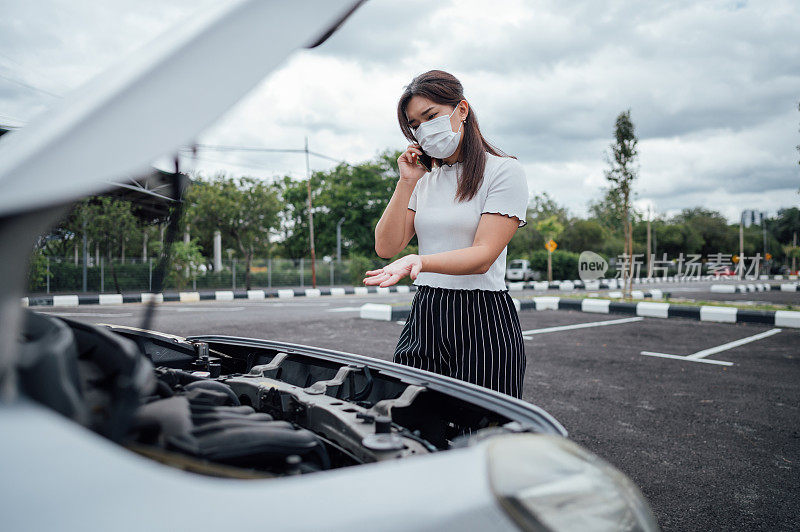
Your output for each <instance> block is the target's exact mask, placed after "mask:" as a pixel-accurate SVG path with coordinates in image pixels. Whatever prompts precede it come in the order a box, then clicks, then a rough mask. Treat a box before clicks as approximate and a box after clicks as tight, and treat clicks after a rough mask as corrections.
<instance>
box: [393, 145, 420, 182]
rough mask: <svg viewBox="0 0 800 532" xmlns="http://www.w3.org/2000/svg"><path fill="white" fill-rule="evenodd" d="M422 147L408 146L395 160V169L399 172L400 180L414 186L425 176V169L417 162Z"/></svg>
mask: <svg viewBox="0 0 800 532" xmlns="http://www.w3.org/2000/svg"><path fill="white" fill-rule="evenodd" d="M420 155H422V147H421V146H420V145H419V144H409V145H408V148H406V151H404V152H403V153H402V154H400V157H398V158H397V167H398V168H399V170H400V179H401V180H402V181H406V182H408V183H410V184H412V185H415V184H416V183H417V181H419V180H420V178H421V177H422V176H423V175H425V172H427V170H425V167H424V166H422V163H420V162H419V157H420Z"/></svg>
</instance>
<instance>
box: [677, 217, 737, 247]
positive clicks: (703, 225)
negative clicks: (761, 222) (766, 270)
mask: <svg viewBox="0 0 800 532" xmlns="http://www.w3.org/2000/svg"><path fill="white" fill-rule="evenodd" d="M672 223H674V224H679V225H681V224H682V225H684V226H685V229H684V232H685V234H686V235H692V234H694V235H697V236H699V239H700V240H699V244H700V245H699V248H698V247H697V243H698V242H697V240H696V238H695V241H694V242H691V244H694V245H690V242H688V241H687V242H686V245H685V248H684V249H683V250H681V251H684V253H700V254H701V255H703V256H704V257H706V256H708V255H710V254H712V253H727V252H728V251H731V252H732V251H734V250H738V249H739V246H738V244H737V242H738V227H739V226H738V224H737V225H736V231H735V232H734V233H732V232H731V231H730V230H729V227H728V221H727V219H726V218H725V217H724V216H723V215H722V214H721V213H719V212H718V211H714V210H709V209H705V208H703V207H694V208H691V209H683V210H682V211H681V213H680V214H678V215H676V216H674V217H673V218H672ZM690 250H691V251H690Z"/></svg>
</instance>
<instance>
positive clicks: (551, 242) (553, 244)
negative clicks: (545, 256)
mask: <svg viewBox="0 0 800 532" xmlns="http://www.w3.org/2000/svg"><path fill="white" fill-rule="evenodd" d="M544 247H545V248H546V249H547V251H549V252H550V253H552V252H554V251H555V250H556V247H558V244H556V241H555V240H553V239H552V238H551V239H550V240H548V241H547V244H545V245H544Z"/></svg>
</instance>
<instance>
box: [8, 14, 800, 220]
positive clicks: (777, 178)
mask: <svg viewBox="0 0 800 532" xmlns="http://www.w3.org/2000/svg"><path fill="white" fill-rule="evenodd" d="M216 3H218V2H212V1H210V0H135V1H134V0H126V1H123V0H114V1H104V2H75V1H74V0H73V1H61V0H36V1H34V2H27V1H21V0H0V12H2V13H3V15H2V17H0V124H6V125H12V126H23V127H24V125H25V124H27V123H29V122H31V121H33V120H35V119H36V115H37V114H39V113H41V112H43V111H45V110H46V109H47V108H48V107H50V106H52V105H55V104H57V103H58V101H59V100H60V99H61V97H62V96H63V95H64V94H66V93H67V92H69V91H71V90H74V89H77V88H79V87H80V86H81V85H82V84H83V83H85V82H87V81H89V80H90V79H91V78H92V77H93V76H95V75H97V74H99V73H100V72H102V71H103V70H105V69H107V68H109V67H110V66H112V65H113V64H114V63H115V62H117V61H120V60H124V58H125V56H126V55H127V54H130V53H135V52H136V50H137V49H138V48H139V47H141V46H142V45H144V44H145V43H147V42H148V41H150V40H152V39H156V38H158V36H159V35H160V34H162V33H163V32H165V31H168V30H169V28H171V27H173V26H175V25H180V24H182V23H185V21H186V20H187V19H189V18H190V17H192V16H196V15H198V13H201V12H202V11H203V10H207V9H209V8H210V7H212V6H213V5H214V4H216ZM798 27H800V2H797V0H765V1H762V2H748V1H744V0H738V1H733V0H722V1H707V2H704V1H681V0H671V1H669V2H664V1H661V0H654V1H632V0H630V1H627V2H622V1H600V0H591V1H588V0H587V1H571V2H563V1H552V2H548V1H513V0H493V1H491V2H486V1H477V0H476V1H464V0H457V1H442V0H437V1H435V2H430V1H429V2H423V1H419V0H402V1H401V0H370V1H369V2H367V3H366V4H365V5H364V6H363V7H362V8H361V9H360V10H358V11H357V12H356V13H355V14H354V15H353V16H352V17H351V18H350V19H349V20H348V21H347V22H346V23H345V25H344V26H343V27H342V28H341V29H340V30H339V32H338V33H336V34H335V35H334V36H333V37H332V38H331V39H330V40H329V41H328V42H326V43H325V44H324V45H323V46H321V47H319V48H316V49H314V50H304V51H300V52H297V53H296V54H295V55H294V56H292V57H291V58H290V59H289V60H288V61H287V62H286V63H285V64H284V65H283V66H282V68H280V69H279V70H277V71H275V72H273V73H272V74H271V75H270V76H269V77H268V78H266V79H265V80H264V81H263V82H262V83H261V84H260V85H259V86H258V87H257V88H256V89H255V90H254V91H252V93H250V94H249V95H248V96H247V97H246V98H245V99H243V100H242V101H241V102H240V103H239V104H238V105H237V106H236V107H235V108H234V109H232V110H231V111H230V112H229V113H228V114H226V115H225V117H224V118H223V119H222V120H220V121H219V122H218V123H217V124H216V125H215V126H214V127H213V128H211V129H210V130H208V131H206V132H205V133H204V134H203V135H202V137H201V138H200V139H198V140H199V141H200V142H202V143H205V144H213V145H236V146H253V147H255V146H262V147H269V148H295V149H296V148H302V146H303V143H304V139H305V137H306V136H308V138H309V144H310V148H311V149H312V150H314V151H317V152H320V153H323V154H326V155H329V156H331V157H334V158H337V159H342V160H346V161H348V162H350V163H357V162H360V161H364V160H367V159H370V158H372V157H374V156H375V155H376V154H378V153H379V152H381V151H383V150H385V149H387V148H391V149H402V148H404V147H405V146H406V145H407V141H406V140H405V139H404V138H403V136H402V135H401V133H400V130H399V128H398V125H397V119H396V110H395V109H396V107H395V106H396V104H397V99H398V97H399V96H400V94H401V92H402V90H403V87H404V85H406V84H407V83H408V82H409V81H410V80H411V79H412V78H413V77H414V76H415V75H417V74H419V73H421V72H424V71H427V70H430V69H442V70H447V71H449V72H451V73H453V74H454V75H456V77H458V78H459V79H460V80H461V82H462V83H463V85H464V87H465V94H466V98H467V100H468V101H469V102H470V104H471V106H472V108H473V111H474V112H475V114H476V116H477V117H478V119H479V121H480V124H481V129H482V131H483V133H484V135H485V136H486V137H487V138H488V139H489V140H490V141H491V142H493V143H494V144H495V145H497V146H499V147H500V148H501V149H503V150H504V151H506V152H507V153H510V154H513V155H515V156H517V157H518V158H519V160H520V161H521V162H522V163H523V165H524V167H525V169H526V171H527V177H528V183H529V189H530V191H531V193H532V194H533V193H539V192H544V191H546V192H548V193H549V194H550V195H551V196H552V197H554V198H555V199H556V200H557V201H558V202H559V203H561V204H563V205H565V206H567V207H568V208H569V209H570V212H571V213H572V214H574V215H585V213H586V205H587V202H588V201H589V200H591V199H595V198H597V197H599V196H600V194H601V187H602V186H603V185H604V177H603V170H604V168H605V167H606V163H605V162H604V158H603V154H604V150H605V149H606V148H607V146H608V144H609V143H610V142H611V139H612V134H613V125H614V120H615V117H616V116H617V115H618V114H619V112H620V111H622V110H625V109H628V108H630V109H631V115H632V119H633V121H634V124H635V126H636V130H637V133H638V136H639V138H640V144H639V149H640V177H639V179H638V181H637V183H636V185H635V188H636V190H637V192H638V197H637V205H639V206H640V207H641V208H645V207H647V206H651V207H652V208H653V210H654V211H657V212H659V213H663V214H666V215H670V214H674V213H676V212H678V211H680V209H682V208H686V207H695V206H704V207H707V208H713V209H717V210H719V211H720V212H722V213H723V214H724V215H725V216H727V217H728V219H729V220H730V221H734V220H738V216H739V213H740V212H741V210H742V209H757V210H763V211H767V212H768V213H770V214H774V213H775V212H776V211H777V210H778V209H779V208H781V207H790V206H797V204H798V203H800V195H798V194H797V192H796V191H797V189H798V188H799V187H800V167H799V166H798V164H797V160H798V157H799V156H800V154H798V152H797V151H796V150H795V148H794V147H795V145H797V144H800V133H798V124H800V112H798V108H797V106H798V101H800V39H799V38H798V30H797V28H798ZM265 31H269V24H268V23H265ZM190 163H191V161H187V164H190ZM311 164H312V168H314V169H325V168H327V167H329V166H330V165H332V164H335V163H333V162H331V161H328V160H326V159H321V158H312V161H311ZM194 165H195V168H196V169H197V170H198V171H202V172H205V173H209V174H210V173H213V172H215V171H217V170H220V169H226V170H228V171H230V172H233V173H236V174H249V175H256V176H260V177H263V178H264V179H272V178H274V177H275V176H276V175H286V174H288V175H292V176H295V177H297V178H301V177H303V176H304V175H305V161H304V159H303V157H302V156H299V155H296V154H253V153H238V154H237V153H229V152H213V151H204V152H201V153H200V155H199V157H198V159H197V160H196V161H195V162H194Z"/></svg>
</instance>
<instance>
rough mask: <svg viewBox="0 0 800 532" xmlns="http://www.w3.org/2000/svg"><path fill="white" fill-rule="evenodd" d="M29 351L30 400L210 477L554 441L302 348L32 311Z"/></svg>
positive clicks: (25, 354) (24, 351)
mask: <svg viewBox="0 0 800 532" xmlns="http://www.w3.org/2000/svg"><path fill="white" fill-rule="evenodd" d="M288 345H289V346H291V345H292V344H288ZM20 348H21V354H20V357H19V362H18V368H17V375H18V381H19V387H20V389H21V391H22V393H23V394H24V395H26V396H27V397H28V398H30V399H33V400H35V401H37V402H39V403H41V404H44V405H46V406H48V407H50V408H52V409H53V410H56V411H57V412H59V413H61V414H62V415H64V416H66V417H68V418H70V419H72V420H74V421H75V422H76V423H79V424H81V425H83V426H85V427H86V428H88V429H90V430H92V431H94V432H96V433H98V434H100V435H102V436H104V437H106V438H108V439H111V440H113V441H115V442H117V443H119V444H120V445H123V446H124V447H126V448H128V449H130V450H131V451H133V452H136V453H139V454H141V455H144V456H147V457H149V458H152V459H154V460H157V461H160V462H162V463H165V464H169V465H171V466H173V467H177V468H181V469H184V470H187V471H193V472H196V473H201V474H206V475H213V476H220V477H230V478H264V477H274V476H284V475H297V474H306V473H313V472H316V471H322V470H327V469H332V468H340V467H349V466H354V465H358V464H364V463H370V462H380V461H384V460H396V459H403V458H407V457H411V456H414V455H420V454H427V453H433V452H440V451H445V450H447V449H450V448H454V447H459V446H464V445H470V444H472V443H474V442H476V441H478V440H480V439H482V438H484V437H487V436H490V435H493V434H497V433H508V432H522V431H533V432H537V431H541V432H547V430H543V429H542V427H538V428H537V427H533V426H531V425H526V424H525V423H521V422H520V421H519V420H518V419H517V420H515V419H512V417H510V416H507V415H503V414H502V413H499V412H498V411H496V410H493V409H491V408H487V407H486V406H482V405H480V404H476V403H474V402H470V401H466V400H464V399H463V398H459V397H455V396H453V395H452V394H447V393H443V392H442V391H441V390H437V389H435V387H434V386H432V385H430V383H426V382H424V381H422V380H419V379H416V380H414V379H408V378H403V377H402V376H398V375H393V374H392V373H391V372H390V371H385V370H383V369H379V368H377V369H376V368H375V367H370V364H366V363H365V364H360V363H353V362H343V361H338V360H335V357H323V356H315V355H314V354H313V353H309V352H304V351H303V350H302V349H297V348H291V347H283V348H281V347H280V346H258V345H249V344H248V343H247V342H225V341H222V340H217V341H199V340H192V339H184V338H179V337H175V336H170V335H165V334H160V333H154V332H151V331H143V330H140V329H134V328H127V327H116V326H115V327H105V326H96V325H88V324H85V323H81V322H77V321H73V320H69V319H66V318H57V317H53V316H47V315H43V314H39V313H36V312H32V311H26V315H25V325H24V332H23V337H22V339H21V345H20Z"/></svg>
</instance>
